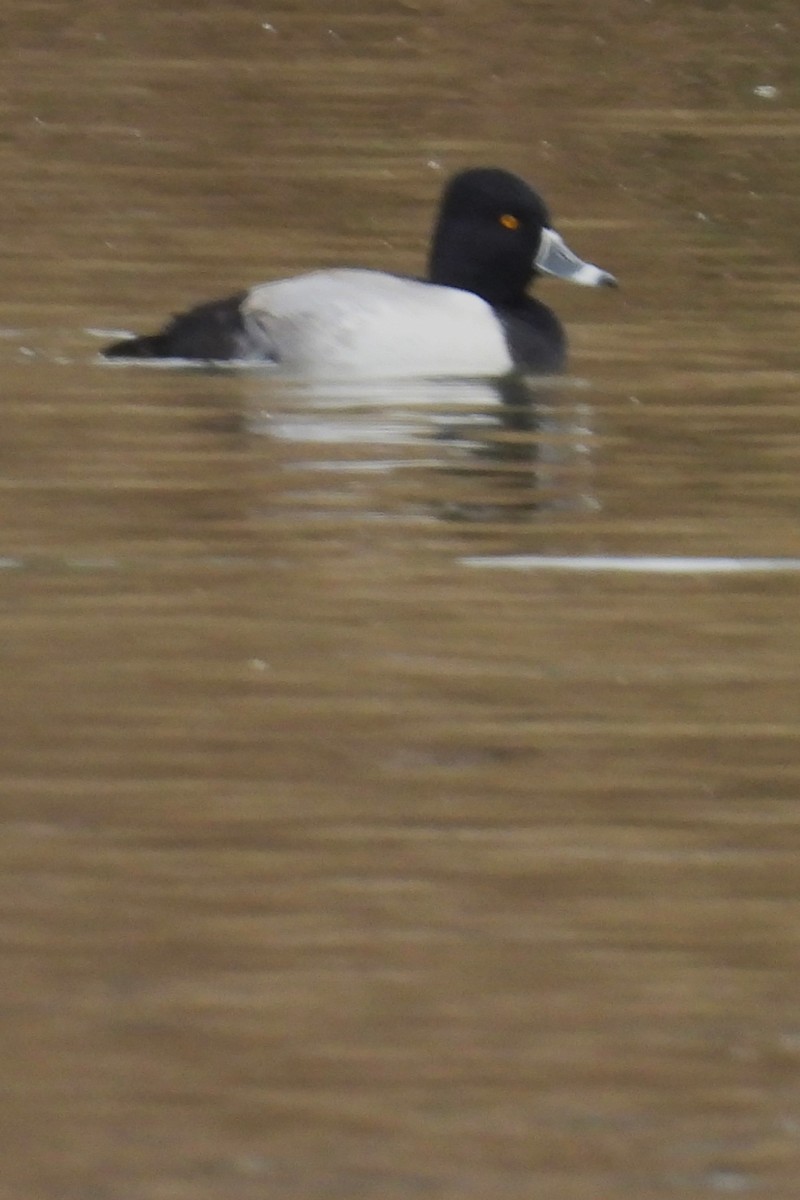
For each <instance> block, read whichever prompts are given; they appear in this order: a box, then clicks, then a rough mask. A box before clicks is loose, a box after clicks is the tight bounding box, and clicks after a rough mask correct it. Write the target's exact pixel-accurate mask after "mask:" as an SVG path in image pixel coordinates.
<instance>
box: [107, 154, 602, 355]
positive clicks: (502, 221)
mask: <svg viewBox="0 0 800 1200" xmlns="http://www.w3.org/2000/svg"><path fill="white" fill-rule="evenodd" d="M540 273H544V274H547V275H557V276H559V277H560V278H562V279H569V280H571V281H572V282H573V283H580V284H585V285H587V286H590V287H594V286H598V285H599V286H603V285H605V286H614V284H615V283H616V280H615V279H614V277H613V275H609V274H608V272H606V271H601V270H600V268H599V267H594V266H592V265H591V264H589V263H585V262H583V261H582V260H581V259H579V258H577V257H576V256H575V255H574V254H573V253H572V252H571V251H570V250H569V249H568V248H567V246H566V245H565V244H564V242H563V240H562V239H561V237H560V236H559V234H557V233H556V232H555V231H554V230H553V229H552V228H551V225H550V216H549V213H548V211H547V208H546V207H545V204H544V202H543V200H542V199H541V197H540V196H539V195H538V194H537V193H536V192H535V191H534V190H533V189H532V188H530V187H529V186H528V184H526V183H525V182H524V181H523V180H522V179H519V178H518V177H517V176H516V175H512V174H511V173H510V172H508V171H502V170H498V169H495V168H477V169H473V170H469V171H463V172H462V173H461V174H459V175H456V176H455V177H454V178H453V179H451V180H450V181H449V183H448V184H447V185H446V187H445V189H444V194H443V196H442V201H441V205H440V209H439V216H438V220H437V222H436V227H435V229H434V232H433V238H432V242H431V250H430V255H429V259H428V278H427V280H421V279H413V278H410V277H406V276H402V275H390V274H388V273H386V272H383V271H368V270H359V269H346V268H336V269H333V270H323V271H315V272H313V273H311V274H308V275H298V276H295V277H294V278H291V279H280V280H276V281H275V282H272V283H262V284H259V285H257V286H256V287H253V288H251V289H250V290H249V291H246V292H240V293H238V294H237V295H235V296H230V297H228V298H226V299H224V300H214V301H211V302H210V303H208V304H202V305H200V306H199V307H197V308H193V309H190V310H189V311H188V312H185V313H181V314H179V315H178V316H176V317H173V319H172V320H171V321H170V322H169V324H168V325H166V326H165V327H164V329H163V330H162V331H161V332H160V333H155V334H149V335H145V336H143V337H134V338H129V339H126V340H124V341H121V342H115V343H114V344H113V345H111V346H108V347H107V348H106V349H105V351H104V354H105V355H106V356H107V357H114V358H177V359H198V360H201V361H202V360H205V361H220V360H242V361H249V362H274V363H278V364H280V365H281V366H282V367H284V368H286V369H288V370H290V371H292V372H298V373H301V374H303V375H311V376H314V377H317V378H320V377H324V376H342V375H345V376H361V377H370V376H383V377H396V376H426V375H503V374H505V373H507V372H508V371H510V370H512V369H513V368H515V367H517V368H521V369H527V370H532V371H541V372H552V371H558V370H560V369H561V368H562V367H563V365H564V359H565V352H566V340H565V336H564V331H563V329H562V327H561V324H560V322H559V320H558V318H557V317H556V316H555V314H554V313H552V312H551V311H550V309H549V308H547V307H546V306H545V305H544V304H542V303H541V302H540V301H539V300H534V299H533V298H532V297H530V296H528V295H527V293H526V289H527V287H528V286H529V285H530V283H531V282H532V280H533V279H534V278H535V277H536V276H537V275H538V274H540Z"/></svg>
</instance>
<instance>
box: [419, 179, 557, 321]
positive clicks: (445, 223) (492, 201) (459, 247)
mask: <svg viewBox="0 0 800 1200" xmlns="http://www.w3.org/2000/svg"><path fill="white" fill-rule="evenodd" d="M549 225H550V214H549V213H548V211H547V208H546V207H545V204H544V201H543V200H542V198H541V197H540V196H539V195H538V194H537V193H536V192H535V191H534V190H533V188H531V187H529V186H528V184H527V183H525V181H524V180H522V179H520V178H519V177H518V176H517V175H512V174H511V172H510V171H501V170H499V169H496V168H491V167H479V168H476V169H473V170H470V171H462V172H461V174H459V175H455V176H454V177H453V178H452V179H451V180H450V182H449V183H448V184H447V186H446V187H445V190H444V194H443V196H442V201H441V206H440V209H439V216H438V219H437V222H436V228H435V229H434V233H433V240H432V242H431V250H430V257H429V260H428V277H429V279H430V280H431V282H432V283H438V284H443V285H445V286H446V287H456V288H463V289H464V290H466V291H470V292H476V293H477V294H478V295H479V296H482V297H483V299H484V300H486V301H488V303H489V304H492V305H501V306H512V307H513V306H514V305H517V304H520V303H522V302H523V300H524V295H525V289H526V288H527V286H528V284H529V283H530V281H531V279H532V278H533V275H534V274H535V258H536V253H537V250H538V248H539V242H540V240H541V234H542V230H543V229H545V228H548V227H549Z"/></svg>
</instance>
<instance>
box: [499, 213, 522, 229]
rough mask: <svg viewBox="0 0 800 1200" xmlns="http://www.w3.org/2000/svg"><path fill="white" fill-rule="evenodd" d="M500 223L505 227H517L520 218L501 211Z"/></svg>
mask: <svg viewBox="0 0 800 1200" xmlns="http://www.w3.org/2000/svg"><path fill="white" fill-rule="evenodd" d="M500 224H501V225H505V227H506V229H519V227H520V220H519V217H515V216H513V215H512V214H511V213H503V215H502V217H501V218H500Z"/></svg>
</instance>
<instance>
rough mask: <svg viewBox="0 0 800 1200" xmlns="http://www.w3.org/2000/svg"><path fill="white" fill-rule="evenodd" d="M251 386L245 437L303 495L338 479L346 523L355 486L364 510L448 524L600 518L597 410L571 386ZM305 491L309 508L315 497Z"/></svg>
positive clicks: (553, 382)
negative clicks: (261, 443)
mask: <svg viewBox="0 0 800 1200" xmlns="http://www.w3.org/2000/svg"><path fill="white" fill-rule="evenodd" d="M251 382H252V384H253V389H252V390H251V391H250V398H251V400H252V401H253V402H254V403H252V404H251V405H250V407H249V411H250V413H251V416H250V417H249V419H248V428H249V432H250V434H251V435H255V436H259V437H260V436H263V437H266V438H268V439H269V440H270V442H271V444H272V445H273V447H275V448H276V449H277V448H278V447H279V446H280V445H283V447H284V449H283V452H282V453H281V452H280V451H279V453H280V458H281V461H282V464H283V466H284V468H285V469H286V470H288V471H291V472H292V474H293V476H294V477H295V479H296V478H297V475H298V474H300V473H304V474H305V475H306V484H308V485H311V483H312V477H314V478H315V479H316V480H317V481H318V482H319V484H320V485H321V480H320V475H321V476H322V477H324V478H326V479H328V481H330V479H331V478H332V477H333V476H336V477H337V485H336V491H337V495H338V501H337V509H338V510H339V511H341V502H342V492H343V490H345V491H346V490H347V487H348V481H349V483H350V484H351V485H352V487H351V493H352V494H351V499H352V501H354V502H355V503H356V504H357V506H358V507H361V506H362V505H363V504H364V503H365V502H367V503H368V504H370V505H372V506H373V511H374V512H376V513H383V514H385V513H387V512H392V513H397V509H398V506H399V508H400V509H401V510H402V511H403V512H404V513H405V515H408V514H409V512H414V513H417V514H419V515H420V516H423V515H424V516H428V517H430V516H435V517H437V518H439V519H442V520H448V521H469V522H478V521H482V522H493V521H520V520H522V521H524V520H529V519H531V518H532V517H534V516H535V515H537V514H540V513H542V512H545V511H552V510H554V509H558V510H568V511H587V510H591V509H594V508H595V507H596V502H595V500H594V497H593V493H592V487H591V482H592V454H591V450H592V440H593V439H592V433H591V428H590V417H591V410H590V407H589V405H588V404H586V402H585V400H584V398H583V397H584V393H583V390H582V389H581V388H580V385H579V384H578V383H576V381H574V380H572V381H570V380H565V379H563V378H558V379H553V378H549V379H543V378H532V377H524V376H516V375H512V376H507V377H504V378H502V379H497V380H487V379H480V380H472V379H470V380H463V379H441V380H415V381H413V382H408V381H400V382H398V381H387V382H379V383H370V384H367V383H363V384H362V383H359V384H357V385H353V384H352V383H348V384H344V383H342V384H333V385H324V386H320V385H319V384H315V385H313V386H309V385H306V384H302V385H301V384H287V382H286V381H285V380H271V381H270V384H271V386H270V387H269V388H265V387H264V383H265V382H266V381H264V380H262V381H261V384H260V385H259V384H258V383H257V382H256V380H254V379H251ZM387 478H391V480H392V486H391V491H389V489H388V488H387V486H386V485H385V481H386V479H387ZM367 479H371V480H372V482H371V483H370V485H369V486H368V487H366V486H365V480H367ZM379 480H382V481H384V482H382V483H380V484H379V482H378V481H379ZM398 489H399V494H398ZM312 490H313V488H312ZM317 490H318V493H319V498H320V501H322V500H323V496H324V495H325V494H330V488H329V487H327V486H326V485H321V486H319V487H318V488H317ZM303 491H304V495H305V497H306V498H307V499H308V498H309V486H306V487H304V489H303Z"/></svg>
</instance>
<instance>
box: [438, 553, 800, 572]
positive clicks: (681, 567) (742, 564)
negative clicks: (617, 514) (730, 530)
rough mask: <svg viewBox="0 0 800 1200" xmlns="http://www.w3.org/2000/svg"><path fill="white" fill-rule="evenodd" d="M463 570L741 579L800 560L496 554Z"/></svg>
mask: <svg viewBox="0 0 800 1200" xmlns="http://www.w3.org/2000/svg"><path fill="white" fill-rule="evenodd" d="M460 562H461V563H462V564H463V565H464V566H466V567H488V568H492V569H494V570H509V571H584V572H590V571H605V572H610V571H618V572H630V573H639V574H644V575H737V574H738V575H741V574H758V573H763V572H766V571H784V572H787V571H788V572H792V571H800V558H747V557H743V558H716V557H691V556H683V555H662V554H644V555H636V554H631V555H620V554H497V555H486V556H480V555H476V556H474V557H469V558H462V559H460Z"/></svg>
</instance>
